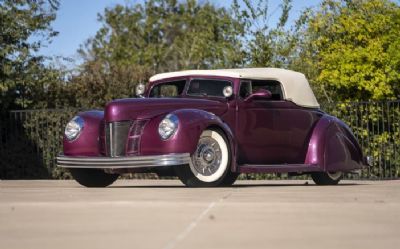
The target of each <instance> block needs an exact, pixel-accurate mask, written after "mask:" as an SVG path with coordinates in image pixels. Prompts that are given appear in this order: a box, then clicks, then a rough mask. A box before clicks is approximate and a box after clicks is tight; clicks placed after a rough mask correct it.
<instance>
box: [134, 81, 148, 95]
mask: <svg viewBox="0 0 400 249" xmlns="http://www.w3.org/2000/svg"><path fill="white" fill-rule="evenodd" d="M145 89H146V86H145V85H144V84H143V83H139V84H137V85H136V89H135V90H136V91H135V92H136V96H137V97H139V98H143V94H144V91H145Z"/></svg>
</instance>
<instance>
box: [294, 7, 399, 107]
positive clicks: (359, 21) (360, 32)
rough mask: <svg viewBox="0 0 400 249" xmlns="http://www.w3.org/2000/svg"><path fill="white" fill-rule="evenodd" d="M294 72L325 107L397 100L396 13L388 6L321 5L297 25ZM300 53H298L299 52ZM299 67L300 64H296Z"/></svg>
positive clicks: (397, 49)
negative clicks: (306, 75)
mask: <svg viewBox="0 0 400 249" xmlns="http://www.w3.org/2000/svg"><path fill="white" fill-rule="evenodd" d="M299 24H300V25H299V27H300V29H299V32H298V33H297V35H298V37H300V38H299V41H301V42H300V43H299V44H300V45H301V46H299V47H300V53H298V54H297V56H298V60H297V61H294V62H293V65H292V66H293V67H294V68H296V69H298V70H300V71H305V72H308V73H309V78H311V80H312V81H313V83H314V86H316V87H317V88H318V89H319V90H320V93H322V94H321V97H322V96H324V97H325V99H326V100H328V101H344V100H370V99H371V100H382V99H393V98H398V96H399V94H400V88H399V84H400V63H399V62H400V60H399V58H400V39H399V37H400V7H399V6H398V5H397V4H396V3H394V2H391V1H389V0H353V1H348V0H341V1H340V0H324V1H323V2H322V3H321V5H320V7H319V8H317V9H315V10H308V11H306V12H305V14H304V15H303V17H302V19H300V20H299ZM298 51H299V50H298ZM299 62H300V63H299Z"/></svg>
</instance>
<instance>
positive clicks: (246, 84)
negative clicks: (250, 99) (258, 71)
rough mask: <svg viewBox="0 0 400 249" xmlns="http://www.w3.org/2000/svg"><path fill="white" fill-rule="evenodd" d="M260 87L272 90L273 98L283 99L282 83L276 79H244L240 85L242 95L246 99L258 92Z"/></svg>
mask: <svg viewBox="0 0 400 249" xmlns="http://www.w3.org/2000/svg"><path fill="white" fill-rule="evenodd" d="M259 89H265V90H268V91H270V92H271V93H272V98H271V100H282V99H283V94H282V87H281V83H279V82H278V81H276V80H252V81H251V82H250V81H242V83H241V85H240V97H241V98H243V99H244V98H246V97H247V96H249V95H250V94H252V93H255V92H257V91H258V90H259Z"/></svg>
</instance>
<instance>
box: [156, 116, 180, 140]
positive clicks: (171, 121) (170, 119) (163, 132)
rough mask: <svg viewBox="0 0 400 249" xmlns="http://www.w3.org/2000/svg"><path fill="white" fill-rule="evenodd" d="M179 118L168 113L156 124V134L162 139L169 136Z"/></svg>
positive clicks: (173, 131)
mask: <svg viewBox="0 0 400 249" xmlns="http://www.w3.org/2000/svg"><path fill="white" fill-rule="evenodd" d="M178 124H179V119H178V117H177V116H176V115H174V114H168V115H167V116H165V118H164V119H163V120H161V122H160V124H159V125H158V134H160V137H161V138H162V139H164V140H166V139H168V138H170V137H171V136H172V135H173V134H174V133H175V131H176V130H177V129H178Z"/></svg>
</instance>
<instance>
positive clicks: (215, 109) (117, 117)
mask: <svg viewBox="0 0 400 249" xmlns="http://www.w3.org/2000/svg"><path fill="white" fill-rule="evenodd" d="M178 109H201V110H205V111H208V112H211V113H214V114H215V115H217V116H221V115H222V114H223V113H225V112H226V111H227V103H224V102H220V101H216V100H208V99H189V98H141V99H139V98H137V99H118V100H114V101H112V102H110V103H108V104H107V105H106V108H105V113H104V119H105V121H106V122H114V121H122V120H134V119H147V118H152V117H154V116H157V115H161V114H164V113H168V112H171V111H174V110H178Z"/></svg>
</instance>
